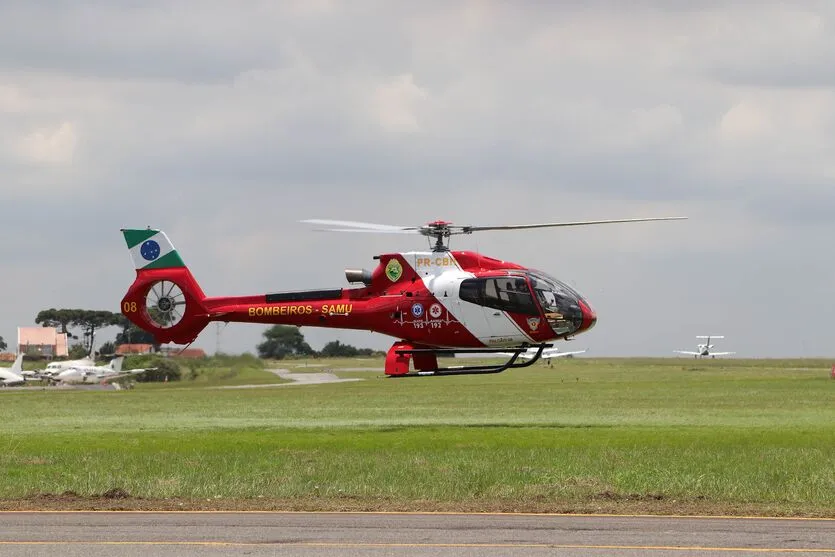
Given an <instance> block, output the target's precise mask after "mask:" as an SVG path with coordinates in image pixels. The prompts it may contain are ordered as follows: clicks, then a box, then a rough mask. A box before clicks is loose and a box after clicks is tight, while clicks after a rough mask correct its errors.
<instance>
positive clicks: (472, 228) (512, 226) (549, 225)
mask: <svg viewBox="0 0 835 557" xmlns="http://www.w3.org/2000/svg"><path fill="white" fill-rule="evenodd" d="M684 219H687V217H649V218H641V219H613V220H587V221H576V222H548V223H543V224H509V225H505V226H463V227H461V228H462V229H463V232H464V233H465V234H469V233H470V232H480V231H482V230H524V229H529V228H552V227H556V226H587V225H590V224H614V223H619V222H649V221H656V220H684Z"/></svg>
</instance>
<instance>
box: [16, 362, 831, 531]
mask: <svg viewBox="0 0 835 557" xmlns="http://www.w3.org/2000/svg"><path fill="white" fill-rule="evenodd" d="M304 364H306V365H304ZM313 364H324V366H323V367H318V366H317V367H314V366H313ZM830 365H831V364H830V363H828V362H825V361H745V360H726V361H720V360H715V361H693V360H688V359H671V360H619V359H599V360H592V359H580V358H578V359H574V360H571V361H560V362H558V363H556V364H555V365H554V368H553V369H548V368H547V367H544V366H534V367H532V368H527V369H521V370H511V371H508V372H506V373H503V374H498V375H489V376H463V377H437V378H407V379H387V378H383V377H382V374H381V372H367V371H339V370H340V369H345V368H364V367H377V368H381V367H382V360H380V359H377V360H360V361H357V360H320V361H314V360H310V361H307V362H301V361H282V362H278V363H277V364H276V367H277V366H280V367H284V368H287V369H291V370H292V371H299V372H300V371H311V372H321V371H335V372H336V373H337V374H338V375H340V376H343V377H362V378H364V379H365V380H364V381H360V382H354V383H340V384H331V385H311V386H291V387H280V388H275V389H271V388H267V389H252V390H248V389H247V390H217V389H206V388H200V387H202V386H203V385H201V384H200V383H198V382H197V380H195V381H183V382H181V383H180V384H179V385H177V384H169V385H168V386H159V385H155V386H148V385H139V386H138V387H137V388H136V389H134V390H131V391H115V392H82V391H49V390H47V391H38V392H18V393H3V394H0V419H2V421H3V423H4V424H5V426H4V434H3V436H2V437H0V498H3V499H16V498H24V497H29V496H33V495H37V494H41V493H62V492H64V491H72V492H75V493H78V494H81V495H94V494H100V493H103V492H105V491H107V490H109V489H111V488H121V489H124V490H126V491H127V492H129V493H130V494H131V495H134V496H141V497H145V498H170V497H173V498H184V499H193V498H212V499H213V498H217V497H219V498H221V499H220V500H225V499H235V500H240V499H247V498H252V499H253V500H254V499H275V500H282V501H285V502H286V501H298V502H300V503H303V504H304V505H305V506H306V508H320V507H321V508H331V507H333V506H334V505H335V504H337V503H339V502H340V501H343V502H344V501H346V500H347V501H357V502H359V503H358V504H359V505H360V506H362V507H363V508H430V509H431V508H439V507H443V508H457V507H456V506H458V507H462V508H463V507H466V508H484V507H490V508H508V509H509V508H513V509H520V508H521V509H531V510H561V509H589V508H592V509H595V508H601V507H600V505H603V507H602V508H605V509H609V510H612V508H615V510H616V508H617V503H618V502H622V501H625V500H629V501H638V502H640V505H642V506H641V507H640V508H641V509H644V510H647V511H648V512H674V511H675V510H676V509H677V507H676V505H678V504H682V503H688V504H692V505H696V507H695V508H696V509H697V510H698V509H701V510H704V511H707V512H736V511H735V509H740V508H744V509H746V510H747V511H751V510H752V509H753V510H758V509H759V510H762V511H763V512H768V513H770V514H787V513H791V514H807V515H828V516H832V515H835V406H833V404H832V403H833V401H834V400H835V381H833V380H832V379H830V378H829V368H830ZM268 367H273V365H272V364H268ZM256 371H257V372H259V373H268V372H266V371H264V370H263V369H261V370H258V369H257V368H253V373H255V372H256ZM239 379H241V377H240V376H235V377H231V378H227V380H229V381H233V382H237V381H239ZM189 383H190V385H189ZM215 384H216V382H212V381H207V382H206V383H205V385H215ZM175 385H176V387H174V386H175ZM188 387H191V388H188ZM673 501H675V502H676V503H672V502H673ZM612 505H615V507H612Z"/></svg>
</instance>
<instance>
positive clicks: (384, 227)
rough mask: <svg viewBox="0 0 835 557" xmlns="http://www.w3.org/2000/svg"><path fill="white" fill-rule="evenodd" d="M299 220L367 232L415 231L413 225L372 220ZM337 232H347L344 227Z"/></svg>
mask: <svg viewBox="0 0 835 557" xmlns="http://www.w3.org/2000/svg"><path fill="white" fill-rule="evenodd" d="M301 222H306V223H308V224H321V225H324V226H347V227H350V228H352V229H358V230H365V231H369V232H402V231H406V230H409V231H417V228H416V227H414V226H393V225H390V224H376V223H372V222H356V221H350V220H328V219H308V220H303V221H301ZM335 231H337V232H347V230H344V229H341V228H340V229H335Z"/></svg>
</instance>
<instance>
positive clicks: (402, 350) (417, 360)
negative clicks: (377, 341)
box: [386, 343, 553, 377]
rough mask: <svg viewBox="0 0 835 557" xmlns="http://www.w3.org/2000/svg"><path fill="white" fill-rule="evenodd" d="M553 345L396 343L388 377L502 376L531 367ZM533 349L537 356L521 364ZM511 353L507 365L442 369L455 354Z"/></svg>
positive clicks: (392, 352) (388, 365)
mask: <svg viewBox="0 0 835 557" xmlns="http://www.w3.org/2000/svg"><path fill="white" fill-rule="evenodd" d="M551 346H553V344H535V345H522V346H518V347H515V348H413V347H411V346H409V345H408V344H405V343H404V344H401V343H396V344H395V345H394V346H392V347H391V348H390V349H389V351H388V354H387V355H386V375H388V376H390V377H424V376H431V375H481V374H488V373H501V372H503V371H505V370H506V369H516V368H522V367H528V366H530V365H533V364H534V363H536V362H537V360H539V358H540V356H541V355H542V351H543V350H544V349H546V348H550V347H551ZM530 348H537V351H536V354H534V356H533V357H532V358H531V359H530V360H527V361H524V362H517V361H516V360H517V359H518V358H519V355H520V354H522V353H523V352H527V350H528V349H530ZM497 353H498V354H507V353H511V355H510V358H509V359H508V360H507V361H506V362H505V363H503V364H498V365H478V366H449V367H442V368H440V367H438V356H439V355H446V356H448V355H455V354H497ZM413 357H414V364H415V370H414V371H410V370H409V360H411V359H412V358H413Z"/></svg>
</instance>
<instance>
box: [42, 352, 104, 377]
mask: <svg viewBox="0 0 835 557" xmlns="http://www.w3.org/2000/svg"><path fill="white" fill-rule="evenodd" d="M95 365H96V361H95V360H93V359H92V358H91V357H90V356H86V357H84V358H81V359H80V360H65V361H61V362H50V363H48V364H46V368H44V369H39V370H37V371H34V372H30V373H32V375H36V376H40V377H54V376H56V375H58V374H59V373H61V372H62V371H64V370H66V369H69V368H71V367H77V366H95Z"/></svg>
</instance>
